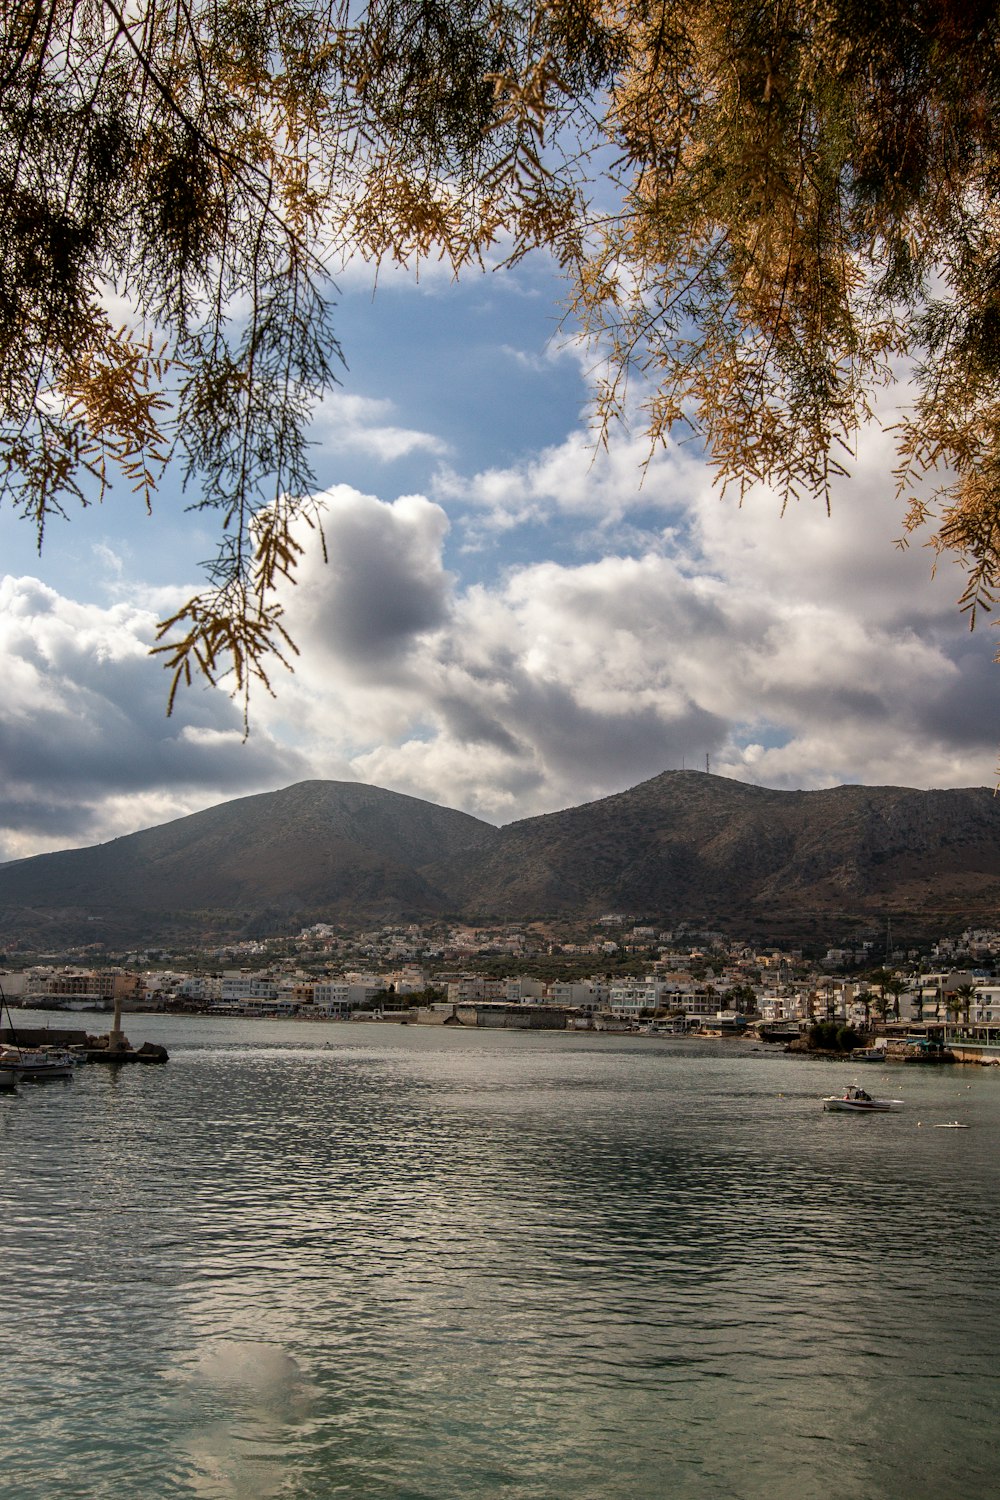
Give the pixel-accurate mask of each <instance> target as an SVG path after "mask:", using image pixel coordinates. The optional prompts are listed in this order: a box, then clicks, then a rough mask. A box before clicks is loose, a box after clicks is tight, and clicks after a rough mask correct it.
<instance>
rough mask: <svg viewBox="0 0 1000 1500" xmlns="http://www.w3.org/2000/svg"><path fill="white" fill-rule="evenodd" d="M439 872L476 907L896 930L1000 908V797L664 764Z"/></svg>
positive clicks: (763, 927)
mask: <svg viewBox="0 0 1000 1500" xmlns="http://www.w3.org/2000/svg"><path fill="white" fill-rule="evenodd" d="M428 873H429V875H430V876H431V878H432V879H433V878H437V879H440V880H442V881H443V880H444V879H445V872H444V871H443V870H439V869H438V868H437V867H435V868H434V869H432V870H431V871H430V872H428ZM450 874H451V880H452V882H453V884H454V889H455V891H456V893H457V892H460V893H461V897H462V902H463V906H464V908H465V909H466V910H467V911H469V912H473V913H482V914H483V915H486V914H487V913H494V914H501V913H507V912H509V913H511V914H512V915H513V914H527V913H534V914H540V913H546V912H552V913H570V912H573V913H576V912H579V913H580V914H590V915H596V914H597V913H599V912H601V911H624V912H635V913H644V914H649V915H656V916H658V917H660V918H662V919H663V920H664V921H665V922H668V923H669V922H671V921H677V920H699V921H700V920H704V921H705V922H707V923H710V924H711V925H714V926H721V927H723V928H728V929H731V930H745V931H754V932H758V933H760V932H773V933H774V934H775V935H779V934H780V933H782V932H795V931H798V932H807V931H808V930H809V929H810V927H811V926H813V925H816V926H817V927H822V928H823V929H824V930H826V928H827V927H828V926H829V919H830V918H834V917H836V918H837V919H847V920H859V921H864V920H873V919H875V918H879V919H880V918H881V916H882V914H884V913H891V914H892V916H893V920H894V922H897V921H898V922H901V923H902V924H903V925H902V928H901V929H900V934H901V935H902V931H903V930H904V929H905V928H907V927H910V928H913V929H915V930H921V931H922V930H923V929H924V927H925V926H926V927H927V928H928V930H930V931H935V930H936V928H935V924H936V923H939V922H945V923H946V924H947V925H949V926H952V925H954V922H955V920H959V921H961V922H964V921H965V920H966V918H967V919H968V920H969V921H995V920H996V917H997V914H998V912H1000V799H997V798H995V797H994V795H993V793H992V791H991V790H989V789H988V788H985V787H975V788H966V789H961V790H954V791H917V790H913V789H911V788H906V787H863V786H842V787H835V788H832V789H831V790H829V791H819V792H776V791H771V790H768V789H767V788H764V787H755V786H748V785H746V784H744V783H742V782H736V781H728V780H725V779H723V778H721V777H717V776H709V775H705V774H703V773H700V772H696V771H668V772H665V773H664V774H663V775H662V776H657V777H654V778H653V779H652V780H651V781H646V782H643V783H642V784H641V785H640V786H637V787H633V788H632V789H631V790H630V791H627V792H621V793H618V794H617V795H615V796H613V797H605V798H603V799H602V800H601V801H599V802H591V803H587V804H585V805H584V806H582V807H574V808H569V809H567V810H566V811H565V812H558V813H551V814H549V815H548V816H546V817H542V818H529V819H526V820H524V821H523V822H519V823H512V824H509V825H508V826H507V827H506V828H502V829H500V830H499V831H498V834H497V837H496V838H495V839H494V840H493V841H492V842H491V843H489V844H488V845H485V846H480V847H479V848H478V849H476V850H474V851H471V850H470V851H467V852H466V853H465V854H464V855H459V856H458V857H457V859H455V860H453V861H452V865H451V872H450Z"/></svg>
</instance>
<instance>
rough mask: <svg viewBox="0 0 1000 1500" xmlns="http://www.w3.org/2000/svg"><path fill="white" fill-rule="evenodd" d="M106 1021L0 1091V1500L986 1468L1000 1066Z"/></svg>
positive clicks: (997, 1464)
mask: <svg viewBox="0 0 1000 1500" xmlns="http://www.w3.org/2000/svg"><path fill="white" fill-rule="evenodd" d="M19 1014H20V1013H16V1014H15V1020H16V1019H17V1018H18V1016H19ZM24 1019H25V1021H26V1022H33V1021H35V1020H37V1021H40V1022H44V1020H45V1019H48V1020H49V1021H50V1022H53V1023H54V1022H55V1021H57V1020H58V1019H59V1018H54V1017H52V1016H49V1017H48V1018H46V1017H43V1016H38V1017H35V1016H32V1015H31V1014H30V1013H29V1014H27V1015H26V1016H25V1017H24ZM86 1020H87V1022H88V1024H90V1025H91V1026H93V1027H94V1029H104V1026H105V1024H106V1023H105V1022H102V1021H101V1019H100V1018H95V1017H88V1018H86ZM95 1022H96V1023H97V1024H96V1025H95ZM127 1023H128V1024H127V1027H126V1029H127V1031H128V1034H129V1036H130V1038H131V1040H132V1041H133V1043H135V1044H138V1043H140V1042H142V1041H145V1040H149V1041H155V1042H162V1043H163V1044H165V1045H166V1046H167V1048H168V1049H169V1052H170V1061H169V1062H168V1063H167V1064H166V1065H165V1066H160V1067H155V1066H151V1067H129V1068H122V1069H120V1070H117V1071H115V1070H111V1069H109V1068H107V1067H102V1066H98V1065H90V1066H85V1067H81V1068H78V1069H77V1070H76V1073H75V1076H74V1077H73V1078H72V1080H70V1081H69V1082H66V1083H56V1082H50V1083H46V1084H36V1085H28V1084H23V1085H21V1086H20V1088H19V1090H18V1092H17V1093H16V1094H13V1095H0V1196H2V1209H0V1225H2V1229H0V1235H2V1240H0V1244H2V1256H0V1276H2V1286H3V1290H2V1306H3V1317H2V1323H0V1372H2V1381H0V1485H2V1489H3V1493H4V1494H5V1495H10V1496H11V1500H70V1497H81V1500H82V1497H86V1500H98V1497H102V1500H103V1497H108V1500H111V1497H114V1500H132V1497H134V1500H173V1497H182V1496H183V1497H189V1496H190V1497H195V1496H197V1497H212V1500H265V1497H267V1500H271V1497H275V1500H277V1497H287V1500H329V1497H332V1496H347V1497H352V1500H355V1497H356V1500H500V1497H503V1500H659V1497H664V1500H723V1497H724V1500H757V1497H762V1500H763V1497H767V1500H814V1497H815V1500H820V1497H822V1500H830V1497H841V1496H850V1495H860V1496H865V1497H866V1500H872V1497H875V1500H924V1497H926V1500H932V1497H933V1500H964V1497H969V1500H972V1497H977V1500H978V1497H980V1496H984V1495H991V1494H997V1493H998V1492H1000V1453H998V1449H997V1444H996V1429H997V1415H998V1397H1000V1387H998V1376H1000V1172H998V1161H1000V1069H993V1068H974V1067H938V1068H931V1067H916V1066H914V1067H909V1066H905V1067H904V1066H900V1067H896V1068H894V1069H891V1070H888V1069H883V1068H881V1067H880V1066H878V1065H869V1066H865V1067H859V1066H858V1065H856V1064H855V1065H852V1064H849V1063H847V1064H844V1063H836V1062H830V1061H822V1060H810V1059H804V1058H801V1057H796V1056H792V1055H788V1054H785V1053H783V1052H781V1051H779V1050H775V1049H773V1048H770V1047H765V1046H763V1045H752V1044H750V1043H748V1042H737V1041H730V1040H725V1041H718V1042H710V1041H695V1040H689V1039H681V1038H678V1039H676V1040H671V1039H667V1038H651V1037H638V1036H634V1037H633V1036H612V1035H588V1034H571V1033H555V1032H526V1031H493V1030H479V1031H476V1030H465V1029H462V1030H458V1029H451V1028H440V1027H423V1026H416V1025H408V1026H404V1025H385V1024H378V1023H367V1024H357V1023H356V1024H345V1023H341V1024H336V1023H327V1024H318V1023H296V1022H293V1021H262V1020H239V1019H226V1020H218V1019H212V1018H209V1017H179V1016H153V1015H149V1016H130V1017H128V1018H127ZM860 1075H863V1076H860ZM854 1081H860V1082H863V1083H864V1085H865V1086H866V1087H868V1088H869V1090H870V1091H872V1092H876V1091H877V1092H884V1091H886V1090H888V1092H889V1093H890V1094H891V1095H892V1096H893V1097H896V1098H900V1099H902V1100H903V1101H904V1103H903V1107H902V1108H901V1109H900V1110H899V1111H898V1112H894V1113H891V1114H884V1115H876V1116H855V1115H848V1114H832V1113H826V1112H824V1111H823V1109H822V1107H821V1103H820V1101H821V1098H822V1096H823V1095H824V1094H828V1093H830V1092H833V1091H840V1090H842V1089H843V1087H844V1085H845V1084H846V1083H848V1082H854ZM954 1121H957V1122H958V1123H959V1124H960V1125H963V1126H966V1127H967V1128H965V1129H957V1130H956V1129H954V1128H947V1129H941V1128H938V1127H939V1126H950V1125H951V1124H952V1122H954Z"/></svg>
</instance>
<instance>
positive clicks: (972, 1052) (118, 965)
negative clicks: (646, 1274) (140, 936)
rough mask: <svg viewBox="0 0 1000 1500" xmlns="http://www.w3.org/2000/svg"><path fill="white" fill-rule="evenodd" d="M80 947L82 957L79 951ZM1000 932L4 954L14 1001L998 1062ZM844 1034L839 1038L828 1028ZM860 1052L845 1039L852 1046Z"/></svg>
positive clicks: (645, 936)
mask: <svg viewBox="0 0 1000 1500" xmlns="http://www.w3.org/2000/svg"><path fill="white" fill-rule="evenodd" d="M88 959H89V961H88ZM998 960H1000V929H998V930H994V929H968V930H966V931H964V932H962V933H961V934H959V935H958V936H955V937H950V938H945V937H942V938H941V939H939V940H938V941H937V942H935V943H933V944H931V945H929V947H928V949H927V951H926V952H921V951H919V950H915V949H909V950H906V951H900V950H899V949H896V948H894V947H893V946H892V941H891V933H890V932H887V933H886V934H885V935H884V936H880V937H879V938H876V937H874V936H873V937H870V938H865V939H864V940H862V941H859V942H858V943H857V944H856V945H855V946H852V947H830V948H827V949H826V950H825V951H824V952H823V953H821V954H815V955H812V956H809V955H806V954H804V953H803V952H802V951H800V950H796V949H782V948H779V947H755V946H751V945H747V944H743V943H740V942H738V941H735V940H733V939H731V938H727V937H725V936H724V935H723V934H721V933H713V932H699V933H692V932H685V931H683V930H680V931H677V930H669V929H663V928H660V927H658V926H656V925H655V924H639V923H635V922H634V921H632V920H631V919H629V918H628V917H625V916H621V915H617V914H608V915H606V916H604V917H602V918H600V919H599V920H598V921H596V922H594V923H593V924H590V925H589V926H588V925H586V924H583V925H581V926H578V927H577V928H576V929H574V930H572V931H567V930H556V929H554V928H553V927H552V925H551V924H547V923H544V922H538V923H532V924H526V925H525V926H524V927H518V928H506V927H502V928H472V927H465V926H458V927H456V926H448V925H447V924H437V925H436V926H434V927H428V926H421V925H418V924H409V925H386V926H383V927H378V928H373V929H371V930H366V931H361V932H353V933H352V932H341V931H338V930H336V929H334V928H333V927H331V926H327V925H326V924H318V925H315V926H313V927H310V928H307V929H304V930H302V931H300V932H298V933H297V934H295V935H294V936H289V937H281V938H267V939H261V940H255V941H249V940H248V941H246V942H243V943H238V944H229V945H226V946H225V947H216V948H207V949H205V950H204V951H199V952H197V953H195V954H186V955H183V956H181V955H176V954H165V953H163V952H161V951H159V950H153V951H149V952H130V953H122V954H101V955H100V956H98V955H96V954H94V953H89V954H88V953H87V952H86V951H81V952H76V953H73V952H70V953H65V954H58V955H57V954H37V953H29V952H18V951H15V952H14V953H10V952H8V954H7V955H6V959H5V962H4V963H3V965H2V966H0V986H2V990H3V996H4V1000H5V1002H6V1004H7V1006H8V1007H11V1006H13V1007H21V1008H32V1009H41V1010H53V1011H67V1012H81V1013H82V1012H103V1011H107V1010H111V1009H114V1008H117V1009H118V1011H119V1012H129V1011H133V1012H156V1011H173V1012H182V1013H184V1012H186V1013H196V1014H197V1013H200V1014H207V1015H215V1016H238V1017H259V1018H284V1019H295V1020H301V1021H316V1022H377V1021H382V1022H397V1023H400V1022H405V1023H408V1024H426V1025H462V1026H475V1027H510V1028H525V1029H546V1030H556V1029H558V1030H562V1029H571V1030H576V1031H617V1032H635V1033H639V1034H644V1035H664V1034H670V1035H701V1036H705V1035H709V1036H713V1035H714V1036H746V1035H753V1036H755V1037H760V1038H762V1039H764V1040H772V1041H775V1040H780V1041H785V1042H786V1043H787V1042H794V1041H795V1040H796V1039H797V1038H804V1037H806V1036H807V1035H808V1034H809V1033H810V1032H811V1031H814V1030H815V1029H816V1028H822V1030H823V1032H824V1034H825V1038H826V1040H827V1041H829V1042H830V1043H831V1045H839V1046H840V1047H842V1048H845V1047H846V1043H847V1042H853V1043H856V1044H857V1046H860V1047H864V1046H867V1045H871V1043H872V1042H873V1041H874V1043H875V1045H876V1046H881V1047H883V1048H885V1047H889V1046H892V1047H898V1046H899V1045H900V1044H903V1045H905V1046H907V1047H909V1048H910V1050H911V1051H912V1050H913V1049H915V1048H921V1047H922V1048H927V1047H929V1046H934V1047H938V1048H940V1047H942V1046H943V1045H945V1043H947V1045H948V1047H949V1048H952V1049H954V1047H955V1046H956V1045H958V1046H960V1047H964V1055H965V1056H966V1057H967V1058H968V1059H969V1060H974V1059H977V1058H978V1060H987V1059H992V1055H993V1052H994V1048H995V1049H996V1055H997V1057H998V1059H1000V971H998ZM838 1036H839V1042H838V1041H836V1038H837V1037H838ZM854 1050H856V1048H855V1049H854Z"/></svg>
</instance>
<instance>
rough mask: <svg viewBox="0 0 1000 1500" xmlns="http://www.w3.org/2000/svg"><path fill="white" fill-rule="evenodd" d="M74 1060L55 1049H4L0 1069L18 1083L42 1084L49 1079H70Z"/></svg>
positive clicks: (65, 1053)
mask: <svg viewBox="0 0 1000 1500" xmlns="http://www.w3.org/2000/svg"><path fill="white" fill-rule="evenodd" d="M75 1066H76V1059H75V1058H74V1057H73V1055H72V1053H70V1052H63V1051H60V1050H59V1049H57V1048H55V1047H17V1046H13V1047H4V1048H3V1049H0V1069H3V1070H4V1071H8V1070H9V1071H10V1072H12V1073H13V1074H14V1078H15V1080H16V1081H17V1082H18V1083H44V1082H46V1081H47V1080H48V1079H50V1078H72V1076H73V1069H74V1067H75Z"/></svg>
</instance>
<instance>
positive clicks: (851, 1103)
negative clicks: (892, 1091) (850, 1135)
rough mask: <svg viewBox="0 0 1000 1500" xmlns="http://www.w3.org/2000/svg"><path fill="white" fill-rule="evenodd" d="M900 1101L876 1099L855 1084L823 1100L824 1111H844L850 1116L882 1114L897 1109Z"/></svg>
mask: <svg viewBox="0 0 1000 1500" xmlns="http://www.w3.org/2000/svg"><path fill="white" fill-rule="evenodd" d="M902 1102H903V1101H902V1099H876V1098H874V1097H873V1096H872V1095H871V1094H869V1093H868V1091H867V1089H861V1088H858V1086H857V1085H856V1084H854V1085H852V1086H851V1087H850V1088H848V1089H845V1090H844V1092H843V1093H842V1094H828V1095H827V1096H826V1098H825V1099H824V1100H823V1108H824V1109H833V1110H838V1109H839V1110H845V1111H847V1112H848V1113H851V1114H868V1115H870V1114H884V1113H885V1112H886V1110H890V1109H898V1108H899V1107H900V1105H901V1104H902Z"/></svg>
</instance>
